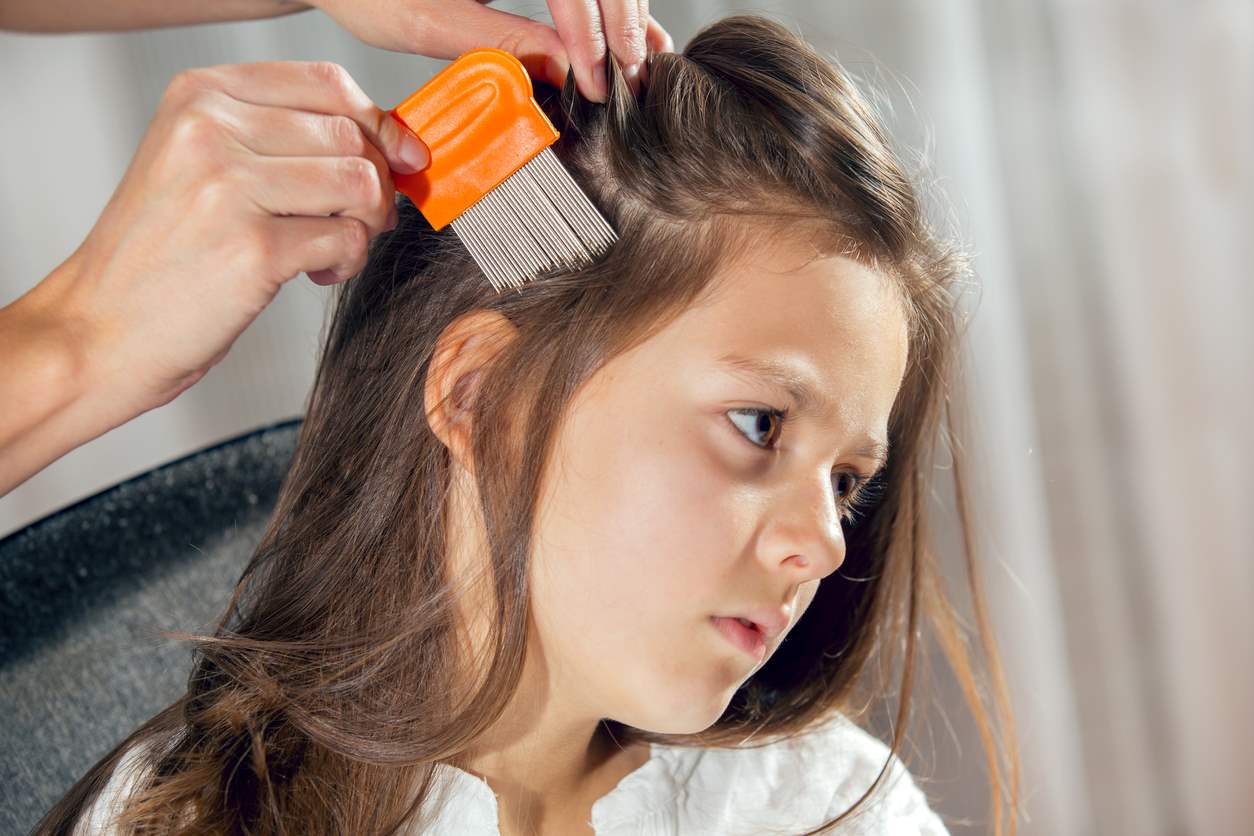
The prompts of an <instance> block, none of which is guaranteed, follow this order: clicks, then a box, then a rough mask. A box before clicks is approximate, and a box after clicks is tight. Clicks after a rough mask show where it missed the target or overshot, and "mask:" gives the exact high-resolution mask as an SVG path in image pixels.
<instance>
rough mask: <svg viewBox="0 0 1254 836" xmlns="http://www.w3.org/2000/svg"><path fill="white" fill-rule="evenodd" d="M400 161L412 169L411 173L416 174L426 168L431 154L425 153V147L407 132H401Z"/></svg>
mask: <svg viewBox="0 0 1254 836" xmlns="http://www.w3.org/2000/svg"><path fill="white" fill-rule="evenodd" d="M400 153H401V159H402V160H403V161H404V162H405V163H406V164H408V165H409V166H410V167H412V168H413V172H402V173H417V172H419V171H422V170H423V169H424V168H426V167H427V164H428V163H430V162H431V154H430V153H429V152H428V151H427V146H425V145H423V144H422V141H421V140H419V139H418V138H417V137H416V136H414V135H413V134H411V133H409V132H408V131H402V132H401V150H400Z"/></svg>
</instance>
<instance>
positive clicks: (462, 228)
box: [391, 49, 618, 291]
mask: <svg viewBox="0 0 1254 836" xmlns="http://www.w3.org/2000/svg"><path fill="white" fill-rule="evenodd" d="M391 115H392V117H393V118H395V119H398V120H400V121H401V122H402V123H403V124H405V125H407V126H408V127H409V129H410V130H412V131H413V132H414V133H416V134H417V135H418V136H419V137H420V138H421V139H422V141H423V142H425V143H426V144H427V147H428V148H430V149H431V164H430V165H429V166H427V167H426V168H425V169H423V170H422V171H420V172H418V173H417V174H393V180H394V181H395V183H396V188H397V190H398V191H400V192H401V193H402V194H404V195H405V196H406V197H408V198H409V199H410V200H412V201H413V202H414V205H415V206H417V207H418V209H419V211H421V212H422V214H423V217H425V218H426V219H427V222H428V223H430V224H431V227H432V228H433V229H437V230H439V229H443V228H444V227H445V226H447V225H449V224H452V226H453V231H454V232H456V233H457V237H458V239H459V240H460V241H461V242H462V243H463V244H464V245H465V246H466V249H467V250H468V251H469V252H470V254H471V256H472V257H473V258H474V260H475V263H476V264H478V265H479V268H480V269H481V270H482V271H483V273H484V275H485V276H487V277H488V281H489V282H491V283H492V286H493V287H494V288H496V290H497V291H502V290H504V289H505V288H507V287H520V286H521V285H522V284H524V283H525V282H527V281H530V280H531V279H533V278H535V277H536V276H538V275H540V274H542V273H545V272H547V271H549V270H553V269H556V268H570V267H579V266H582V265H586V264H588V263H590V262H592V261H593V260H595V259H596V258H597V257H599V256H600V255H601V254H602V253H604V252H605V250H606V249H607V248H608V247H609V246H610V244H612V243H613V242H614V241H615V240H617V239H618V235H617V234H616V233H615V232H614V229H613V228H612V227H611V226H610V225H609V224H608V223H606V221H605V218H604V217H602V215H601V213H600V212H599V211H597V208H596V206H594V205H593V204H592V201H590V200H589V199H588V196H587V195H586V194H584V192H583V190H582V189H580V188H579V184H577V183H576V182H575V181H574V179H573V178H572V177H571V176H570V173H569V172H567V171H566V169H565V168H564V167H563V166H562V164H561V162H560V161H559V160H558V159H557V156H556V155H555V154H554V153H553V152H552V150H551V149H550V148H549V146H550V145H552V144H553V143H554V142H556V141H557V138H558V136H559V134H558V132H557V130H556V129H555V128H554V127H553V124H552V123H551V122H549V120H548V117H547V116H545V115H544V111H543V110H541V109H540V105H539V104H538V103H537V102H536V100H535V99H534V98H532V96H531V79H530V77H529V76H528V75H527V71H526V70H525V69H524V68H523V65H522V63H521V62H520V61H519V60H518V59H517V58H515V57H514V56H512V55H510V54H509V53H508V52H504V51H502V50H499V49H475V50H471V51H470V52H467V53H465V54H464V55H462V56H461V57H460V58H458V59H457V60H456V61H454V62H453V63H451V64H449V65H448V66H447V67H445V68H444V69H443V70H441V71H440V72H439V73H437V74H436V76H435V77H434V78H432V79H431V80H430V81H429V82H427V83H426V84H424V85H423V86H422V87H420V88H419V89H418V90H417V91H415V92H414V93H413V94H411V95H410V96H409V98H407V99H405V101H403V102H401V103H400V104H399V105H397V106H396V107H395V108H393V109H392V111H391Z"/></svg>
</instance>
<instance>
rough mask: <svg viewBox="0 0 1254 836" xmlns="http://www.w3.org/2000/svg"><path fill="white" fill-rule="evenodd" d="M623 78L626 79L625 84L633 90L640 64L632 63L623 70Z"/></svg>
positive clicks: (638, 75) (637, 78) (638, 76)
mask: <svg viewBox="0 0 1254 836" xmlns="http://www.w3.org/2000/svg"><path fill="white" fill-rule="evenodd" d="M623 78H624V79H626V81H627V86H628V87H630V88H631V89H632V91H633V92H634V91H635V89H636V83H637V81H638V80H639V78H640V65H639V64H632V65H630V66H628V67H627V68H625V69H624V70H623Z"/></svg>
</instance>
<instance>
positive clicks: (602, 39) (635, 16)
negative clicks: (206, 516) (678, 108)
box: [549, 0, 675, 102]
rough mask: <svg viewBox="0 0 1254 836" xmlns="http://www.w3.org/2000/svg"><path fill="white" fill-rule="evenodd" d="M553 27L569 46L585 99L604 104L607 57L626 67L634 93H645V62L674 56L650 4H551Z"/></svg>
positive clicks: (588, 0)
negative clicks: (661, 54)
mask: <svg viewBox="0 0 1254 836" xmlns="http://www.w3.org/2000/svg"><path fill="white" fill-rule="evenodd" d="M549 11H550V12H552V14H553V24H554V26H556V27H557V32H558V34H559V35H560V36H561V38H562V43H563V44H564V45H565V48H566V54H567V55H568V56H569V58H570V65H571V67H573V68H574V70H575V83H576V84H577V85H578V87H579V91H580V92H581V93H583V95H584V97H585V98H588V99H591V100H592V101H598V102H603V101H605V98H606V95H607V93H608V85H607V84H606V80H605V53H606V51H607V50H608V51H609V52H612V53H613V54H614V56H615V57H616V58H617V59H618V61H619V64H621V65H622V68H623V75H624V77H625V78H626V80H627V84H628V86H630V87H631V91H632V92H633V93H639V92H640V83H641V81H642V80H643V77H644V73H645V58H646V57H648V54H649V53H650V52H672V51H674V49H675V42H674V41H673V40H671V36H670V35H669V34H667V32H666V30H665V29H664V28H662V25H661V24H660V23H658V22H657V21H656V20H655V19H654V18H652V17H651V16H650V15H649V2H648V0H599V2H598V0H549Z"/></svg>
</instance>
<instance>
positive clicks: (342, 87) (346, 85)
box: [308, 61, 354, 99]
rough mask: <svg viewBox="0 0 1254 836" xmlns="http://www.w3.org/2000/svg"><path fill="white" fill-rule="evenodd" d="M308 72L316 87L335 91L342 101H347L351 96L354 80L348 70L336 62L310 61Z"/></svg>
mask: <svg viewBox="0 0 1254 836" xmlns="http://www.w3.org/2000/svg"><path fill="white" fill-rule="evenodd" d="M308 72H309V78H310V80H311V81H312V82H313V83H314V84H315V85H317V86H319V87H325V88H327V89H329V90H334V91H335V92H336V93H337V94H339V96H340V98H342V99H347V98H348V97H349V96H350V95H351V92H352V89H353V86H354V85H353V80H352V78H351V77H350V76H349V74H348V70H346V69H344V68H343V67H342V66H340V65H339V64H337V63H335V62H334V61H310V62H309V64H308Z"/></svg>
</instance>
